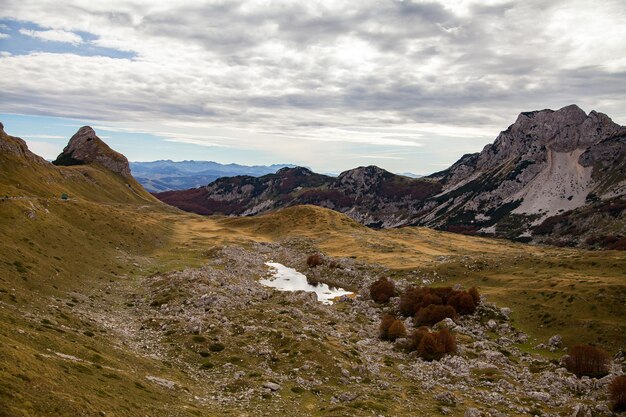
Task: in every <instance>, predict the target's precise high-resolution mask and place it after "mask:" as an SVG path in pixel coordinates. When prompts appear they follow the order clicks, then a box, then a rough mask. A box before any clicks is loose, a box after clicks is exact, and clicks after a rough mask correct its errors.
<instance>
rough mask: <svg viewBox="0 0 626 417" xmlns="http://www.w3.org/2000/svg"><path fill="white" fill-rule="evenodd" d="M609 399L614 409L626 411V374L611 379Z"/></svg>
mask: <svg viewBox="0 0 626 417" xmlns="http://www.w3.org/2000/svg"><path fill="white" fill-rule="evenodd" d="M609 399H610V400H611V407H612V408H613V411H615V412H617V413H619V412H621V411H626V375H620V376H618V377H616V378H615V379H613V381H611V385H609Z"/></svg>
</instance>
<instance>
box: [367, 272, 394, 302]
mask: <svg viewBox="0 0 626 417" xmlns="http://www.w3.org/2000/svg"><path fill="white" fill-rule="evenodd" d="M395 294H396V286H395V285H394V283H393V281H389V280H388V279H387V278H385V277H382V278H380V279H379V280H377V281H374V283H372V285H371V286H370V297H372V300H374V301H376V302H377V303H386V302H387V301H389V299H390V298H391V297H393V296H394V295H395Z"/></svg>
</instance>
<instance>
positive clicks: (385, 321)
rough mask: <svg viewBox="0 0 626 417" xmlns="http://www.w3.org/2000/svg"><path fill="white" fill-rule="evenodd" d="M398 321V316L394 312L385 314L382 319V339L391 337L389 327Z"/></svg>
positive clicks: (380, 330)
mask: <svg viewBox="0 0 626 417" xmlns="http://www.w3.org/2000/svg"><path fill="white" fill-rule="evenodd" d="M394 321H396V317H395V316H394V315H392V314H384V315H383V317H382V318H381V320H380V326H379V328H378V330H379V337H380V338H381V339H382V340H387V339H388V338H389V328H390V327H391V325H392V324H393V322H394Z"/></svg>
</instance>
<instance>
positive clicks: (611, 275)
mask: <svg viewBox="0 0 626 417" xmlns="http://www.w3.org/2000/svg"><path fill="white" fill-rule="evenodd" d="M62 193H67V194H68V195H69V200H67V201H64V200H62V199H61V198H60V196H61V194H62ZM258 244H263V245H266V246H258ZM292 244H294V245H296V244H297V245H300V246H298V248H296V249H291V248H290V245H292ZM267 245H269V246H267ZM297 245H296V246H297ZM260 247H262V248H265V249H263V250H265V251H266V252H265V253H263V254H261V253H257V251H258V250H259V248H260ZM237 248H243V249H241V250H247V252H246V253H248V255H246V256H252V257H258V259H256V258H255V259H256V261H255V262H257V264H258V263H259V262H260V265H262V259H261V258H262V257H263V256H266V257H269V256H272V257H275V256H278V259H282V258H280V257H281V256H283V257H284V259H285V260H283V262H284V263H286V264H289V263H290V262H291V264H292V265H293V266H295V267H298V268H301V267H302V265H303V263H304V259H305V257H306V254H307V253H310V252H314V251H318V250H319V251H321V252H324V253H325V254H326V255H328V256H332V257H337V258H345V259H344V261H342V262H344V263H345V264H346V265H353V264H352V263H355V262H356V263H355V264H354V266H351V267H350V268H351V269H352V272H351V274H352V276H353V277H354V279H357V280H358V279H359V278H360V277H363V279H364V280H365V279H366V277H367V279H371V278H372V277H374V276H378V275H382V274H385V275H388V276H391V277H393V278H397V279H407V280H409V281H411V280H417V279H421V278H424V277H428V278H430V279H432V280H433V281H434V282H436V283H446V284H453V283H461V284H463V285H466V286H469V285H476V286H478V287H479V288H481V291H482V292H483V293H484V294H486V295H487V297H488V299H489V300H491V301H495V302H497V303H498V305H500V306H509V307H511V308H512V309H513V317H514V322H513V324H514V326H515V327H517V328H520V329H523V330H524V331H526V332H528V333H529V334H530V335H531V336H532V337H534V338H536V340H535V341H531V342H529V343H528V345H527V346H522V348H523V349H527V350H529V351H533V349H532V346H534V344H536V343H538V342H545V341H546V339H547V338H548V337H549V336H551V335H553V334H556V333H559V334H561V335H563V336H564V338H565V342H566V344H572V343H575V342H583V341H584V342H598V343H601V344H602V345H604V346H606V347H607V348H609V349H611V350H612V351H613V352H614V351H616V350H617V349H619V348H622V349H623V348H624V346H625V340H624V335H625V334H626V328H625V327H624V326H625V324H624V311H623V306H624V305H625V304H626V259H625V256H624V253H623V252H611V251H607V252H589V251H581V250H570V249H555V248H548V247H539V246H526V245H523V244H513V243H510V242H507V241H499V240H491V239H481V238H474V237H468V236H463V235H457V234H449V233H444V232H436V231H432V230H429V229H424V228H402V229H393V230H372V229H368V228H365V227H363V226H361V225H359V224H358V223H356V222H354V221H352V220H350V219H349V218H348V217H346V216H344V215H342V214H339V213H337V212H334V211H330V210H325V209H322V208H318V207H312V206H299V207H292V208H289V209H285V210H282V211H278V212H273V213H269V214H266V215H264V216H260V217H250V218H225V217H213V218H206V217H201V216H196V215H191V214H187V213H182V212H180V211H178V210H176V209H172V208H169V207H167V206H164V205H163V204H161V203H160V202H157V201H156V200H154V199H153V198H152V197H151V196H150V195H149V194H147V193H146V192H145V191H144V190H143V189H142V188H141V187H140V186H139V185H138V184H137V183H136V182H134V181H132V180H126V179H123V178H122V177H120V176H118V175H115V174H113V173H111V172H109V171H107V170H105V169H103V168H101V167H97V166H75V167H53V166H51V165H50V164H47V163H32V162H27V161H26V160H24V159H22V158H20V157H7V156H6V155H3V156H2V161H1V164H0V416H39V415H55V416H63V415H67V416H75V415H102V414H101V412H106V415H107V416H111V415H113V416H126V415H130V416H134V415H171V416H179V415H180V416H192V415H212V414H211V413H213V414H214V415H229V414H231V415H241V414H242V413H246V412H248V411H249V410H244V409H238V408H237V406H236V405H232V404H230V403H224V404H221V403H217V402H215V401H216V400H211V398H212V395H213V394H212V393H211V392H208V393H207V389H208V388H207V386H209V385H210V383H209V382H210V381H213V380H214V378H218V377H220V375H219V374H218V373H216V372H218V371H213V370H210V369H209V368H210V367H215V369H222V368H221V366H226V364H230V365H228V367H231V365H232V366H235V370H238V371H237V372H243V373H244V374H245V375H247V376H248V378H249V380H246V382H245V383H244V382H241V381H239V380H238V381H239V382H236V381H227V382H228V384H226V383H225V384H226V385H224V387H220V389H221V388H224V389H227V390H232V391H228V392H230V393H231V394H232V395H233V396H234V397H233V398H236V395H242V394H241V392H245V389H249V388H250V389H252V388H254V387H256V385H255V384H261V383H263V380H262V379H261V378H266V377H267V378H270V379H271V375H272V374H271V373H269V374H266V373H267V372H269V371H267V370H264V369H260V368H258V367H259V366H260V362H258V361H257V360H256V359H254V360H253V359H249V358H248V357H247V356H246V355H248V354H249V352H248V353H246V352H247V351H246V349H247V347H250V346H257V345H258V344H259V343H269V344H273V346H274V347H275V349H276V350H277V351H280V352H282V353H280V358H282V359H280V360H279V361H278V362H276V364H275V366H274V365H273V366H274V368H273V372H284V373H288V372H289V368H292V367H294V366H296V364H301V363H303V362H306V361H309V362H311V363H316V364H318V365H316V366H319V369H318V371H316V375H317V377H319V378H322V379H323V378H329V379H328V381H329V382H328V383H327V387H325V388H324V389H323V390H321V391H320V392H313V391H311V392H309V391H306V392H304V393H301V392H300V391H298V389H296V388H297V387H296V386H295V385H294V386H288V388H285V389H284V392H282V393H281V394H280V396H279V397H272V398H270V399H266V398H263V397H258V398H256V397H255V398H254V399H252V400H251V401H252V403H251V404H253V405H254V407H256V410H257V411H258V412H257V414H256V415H264V414H267V415H271V414H272V413H275V411H276V410H277V409H281V410H283V412H284V413H286V414H290V413H295V412H298V411H300V410H307V411H306V413H308V414H311V415H345V414H346V413H348V414H351V415H371V411H372V410H375V411H376V410H377V411H378V412H379V413H384V414H388V413H391V414H394V415H404V414H407V413H409V414H410V412H411V411H410V409H407V408H405V407H404V406H403V402H402V401H408V400H409V399H407V398H402V396H404V395H406V394H403V392H406V390H412V391H411V392H413V391H415V389H416V388H415V387H414V386H413V385H411V383H410V381H409V380H406V379H401V380H400V382H398V383H397V384H396V385H392V388H391V389H392V391H388V392H385V391H375V390H374V388H375V386H374V385H369V384H370V382H364V384H365V385H363V387H365V388H364V390H365V391H364V393H367V395H370V394H371V392H377V394H376V396H375V397H373V398H371V399H370V400H365V399H363V400H362V401H357V402H354V403H351V406H350V407H352V408H349V407H348V406H342V405H335V406H331V405H329V401H330V400H331V398H332V397H333V396H335V395H338V391H337V390H339V389H340V388H341V387H342V386H344V385H345V383H343V382H341V381H342V380H341V378H342V372H343V371H342V369H341V368H340V367H339V366H331V365H330V364H328V358H333V363H335V362H336V363H337V364H339V365H341V366H342V367H350V366H353V367H355V368H356V367H357V362H355V361H356V360H357V359H355V358H358V357H357V356H355V355H356V354H355V353H354V350H355V346H356V345H354V343H356V341H357V340H358V339H355V340H354V341H353V340H352V339H350V340H343V339H341V337H339V336H338V335H339V334H341V332H348V331H350V328H351V326H348V325H345V324H342V323H341V322H337V321H336V320H335V319H334V318H333V316H332V314H335V313H336V314H339V315H340V316H341V317H343V318H345V320H357V321H358V322H359V323H361V322H362V323H363V324H362V325H363V326H369V327H368V328H375V326H376V323H374V322H372V323H369V322H368V321H367V320H366V319H365V318H364V317H363V316H360V315H355V314H356V313H354V312H351V311H350V310H349V309H348V308H347V307H346V306H337V307H336V308H335V307H333V310H328V311H331V312H333V313H332V314H330V313H328V312H327V310H324V309H321V308H316V309H314V310H312V311H305V313H306V314H305V315H304V316H302V317H300V318H299V319H298V315H297V314H303V313H297V311H296V310H295V307H294V305H297V304H294V302H293V301H292V300H289V299H288V298H286V296H285V295H282V294H281V295H280V296H272V297H269V298H260V299H259V300H254V299H252V301H253V304H251V305H248V304H245V303H244V304H242V305H238V304H237V303H236V302H235V301H236V298H237V296H236V294H238V293H237V292H234V293H232V294H235V298H234V299H233V302H234V304H233V306H232V308H225V309H224V310H223V314H224V317H226V319H227V321H229V322H230V323H231V328H232V329H233V330H232V331H231V332H230V333H229V332H226V331H222V330H220V328H219V326H222V325H223V324H219V323H221V322H216V323H217V325H218V327H217V328H214V329H213V330H211V331H210V332H209V333H208V334H207V337H211V338H212V337H215V338H219V340H221V341H226V342H228V343H231V344H230V345H228V347H227V350H226V351H225V352H226V353H224V354H221V353H215V352H214V353H211V354H210V355H211V356H210V357H209V358H208V359H207V358H205V357H204V356H202V355H204V353H205V350H207V349H208V346H209V344H210V343H213V342H212V341H213V339H200V338H194V336H193V335H192V334H189V333H188V332H185V331H183V330H182V329H184V328H185V327H186V326H187V325H188V324H187V323H186V322H184V321H176V320H179V319H178V318H176V319H174V320H173V321H167V320H166V319H165V318H166V317H168V316H166V313H163V311H164V310H163V309H162V307H161V306H162V305H163V304H164V303H165V304H167V303H168V302H170V303H171V304H172V306H176V308H180V311H182V312H183V313H184V312H185V311H186V309H189V308H191V307H190V305H189V304H185V302H186V301H187V300H188V299H192V298H193V297H199V295H201V293H194V292H193V291H195V290H193V291H192V289H193V288H195V287H194V285H205V284H203V283H202V281H201V279H198V280H196V281H184V280H182V278H177V277H178V275H177V273H174V274H173V275H171V276H170V275H168V273H169V272H172V271H182V270H183V269H186V268H194V267H200V266H201V265H205V264H207V263H208V264H207V266H206V268H207V271H208V272H207V273H208V274H209V275H210V274H213V275H216V276H219V277H221V278H220V279H221V280H222V281H221V282H220V285H219V286H217V287H215V288H213V289H212V290H211V291H225V290H224V288H226V289H228V288H229V285H230V282H229V281H228V279H230V278H228V277H231V278H232V277H233V276H237V277H243V278H245V279H248V280H254V279H257V278H258V277H260V276H262V274H263V272H262V271H260V270H259V269H258V265H257V264H254V265H257V266H254V267H253V266H249V267H248V266H247V264H245V262H243V261H236V260H233V259H234V258H232V257H231V258H229V257H227V256H222V255H219V256H218V255H216V253H219V251H220V250H231V251H235V252H236V251H237V250H239V249H237ZM268 248H269V249H268ZM290 251H292V252H293V253H292V254H291V255H289V256H287V255H281V254H284V253H287V252H289V253H291V252H290ZM237 262H239V263H237ZM250 265H252V264H250ZM346 268H347V267H346ZM187 271H188V272H189V271H190V272H189V273H190V274H191V275H192V276H194V275H193V274H195V272H194V271H195V270H190V269H187ZM220 274H226V275H224V277H222V276H221V275H220ZM228 274H230V275H228ZM170 278H171V280H170ZM243 278H242V279H243ZM177 279H180V281H177ZM207 285H208V284H207ZM202 291H208V290H207V289H206V288H205V289H203V290H202ZM164 297H165V298H164ZM187 297H188V298H187ZM254 303H256V304H254ZM177 311H179V310H177ZM220 311H221V310H220ZM242 311H245V312H246V314H242ZM296 313H297V314H296ZM181 314H182V313H181ZM207 314H209V312H207ZM292 314H293V315H292ZM161 315H163V317H161ZM168 320H170V319H168ZM347 322H348V321H347ZM267 323H272V326H271V329H270V328H267V329H262V328H261V327H262V326H266V327H267ZM302 323H306V325H307V326H319V325H320V323H321V324H322V325H328V326H330V328H331V330H330V331H329V334H323V333H321V334H320V333H319V332H317V331H316V332H317V333H315V335H313V336H314V338H313V339H312V340H309V341H299V340H300V339H299V338H301V337H302V333H301V330H298V329H299V327H298V326H303V324H302ZM355 323H356V322H355ZM250 324H253V325H254V326H256V328H257V329H261V330H256V332H257V333H255V332H249V331H243V330H241V329H245V328H246V326H249V325H250ZM163 326H165V327H163ZM254 326H253V327H254ZM144 328H145V329H148V330H149V331H150V332H153V333H154V334H157V333H158V334H159V335H160V336H159V337H158V338H157V339H155V340H159V341H160V342H159V343H156V344H152V342H151V341H150V340H152V339H149V338H144V336H142V335H143V333H141V332H142V331H144V330H142V329H144ZM161 329H167V330H161ZM307 332H309V333H311V331H309V330H307V331H306V332H304V333H307ZM372 332H373V333H375V330H372ZM153 333H150V334H153ZM307 334H308V333H307ZM277 335H279V336H277ZM313 336H311V337H313ZM205 345H206V346H205ZM322 350H323V351H324V352H325V353H324V355H320V354H319V352H321V351H322ZM199 352H200V353H201V354H199ZM540 353H545V354H546V355H551V354H549V353H547V352H540ZM552 356H554V355H552ZM399 358H402V356H401V355H400V354H399V353H397V352H391V350H390V352H389V354H388V355H387V356H384V357H383V359H381V360H384V361H385V363H386V364H388V365H385V368H384V369H383V370H382V371H381V373H380V374H379V376H378V378H382V379H383V380H385V381H387V380H388V381H398V378H401V372H400V370H399V368H396V365H398V364H401V365H403V366H409V365H410V364H411V361H410V360H408V359H406V358H404V359H399ZM272 360H273V359H272ZM358 360H361V359H358ZM218 365H219V366H218ZM298 366H300V365H298ZM200 368H201V369H200ZM199 369H200V370H199ZM350 369H352V368H350ZM211 372H213V373H211ZM233 372H234V371H233ZM260 375H262V376H260ZM172 381H174V383H175V385H174V386H172V387H170V386H169V384H170V382H172ZM237 384H241V386H239V385H237ZM291 388H293V390H291ZM371 390H374V391H371ZM414 394H415V398H420V405H419V407H423V408H414V409H413V410H414V411H415V410H418V409H419V410H421V412H422V413H426V414H428V413H433V412H436V409H437V408H436V407H437V405H436V403H435V402H434V401H433V400H432V399H431V397H432V395H430V394H428V396H427V397H422V395H423V394H424V393H423V392H417V391H415V392H414ZM364 395H365V394H364ZM198 398H200V400H199V399H198ZM407 410H409V411H407ZM452 415H462V410H461V409H460V408H459V409H455V410H454V411H453V413H452Z"/></svg>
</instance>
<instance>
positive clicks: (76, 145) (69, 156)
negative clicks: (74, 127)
mask: <svg viewBox="0 0 626 417" xmlns="http://www.w3.org/2000/svg"><path fill="white" fill-rule="evenodd" d="M52 163H53V164H55V165H65V166H69V165H84V164H92V163H96V164H100V165H102V166H103V167H105V168H107V169H109V170H111V171H113V172H115V173H118V174H120V175H122V176H124V177H130V167H129V165H128V159H126V157H125V156H124V155H122V154H121V153H118V152H115V151H114V150H113V149H111V148H110V147H109V145H107V144H106V143H104V142H103V141H102V140H101V139H100V138H99V137H98V136H97V135H96V132H95V131H94V130H93V129H92V128H91V127H89V126H83V127H81V128H80V129H79V130H78V132H76V134H74V136H72V138H71V139H70V141H69V143H68V144H67V146H66V147H65V148H64V149H63V152H61V154H60V155H59V156H58V157H57V159H56V160H55V161H53V162H52Z"/></svg>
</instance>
